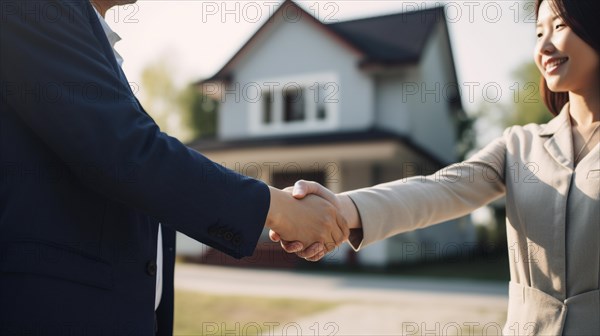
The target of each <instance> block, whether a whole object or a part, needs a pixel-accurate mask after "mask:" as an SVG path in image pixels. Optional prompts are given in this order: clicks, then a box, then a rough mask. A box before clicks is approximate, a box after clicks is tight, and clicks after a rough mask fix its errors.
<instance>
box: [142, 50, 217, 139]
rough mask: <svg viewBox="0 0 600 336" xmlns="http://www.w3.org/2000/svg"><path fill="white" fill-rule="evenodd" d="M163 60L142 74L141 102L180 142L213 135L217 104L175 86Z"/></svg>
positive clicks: (171, 70)
mask: <svg viewBox="0 0 600 336" xmlns="http://www.w3.org/2000/svg"><path fill="white" fill-rule="evenodd" d="M174 72H175V67H174V66H173V65H171V64H170V63H169V62H168V61H167V59H166V58H165V57H161V58H159V59H158V60H157V61H156V62H154V63H152V64H150V65H148V66H147V67H146V68H144V70H143V71H142V83H141V91H142V92H141V94H140V100H141V101H142V103H143V104H144V106H145V107H146V108H147V110H148V113H149V114H150V115H151V116H152V118H153V119H154V120H155V121H156V123H157V124H158V126H159V127H160V128H161V130H162V131H164V132H166V133H168V134H169V135H171V136H174V137H176V138H178V139H179V140H181V141H184V142H187V141H191V140H194V139H196V138H211V137H214V136H216V130H217V126H216V125H217V106H216V102H214V101H213V100H210V99H209V98H207V97H205V96H203V95H201V94H200V92H199V91H198V90H197V89H196V88H195V87H193V86H191V85H187V86H185V87H183V88H182V87H178V86H177V85H175V83H174V81H173V74H174Z"/></svg>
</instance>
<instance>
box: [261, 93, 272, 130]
mask: <svg viewBox="0 0 600 336" xmlns="http://www.w3.org/2000/svg"><path fill="white" fill-rule="evenodd" d="M262 108H263V110H262V121H263V123H264V124H270V123H271V122H273V95H272V94H271V92H269V91H265V92H263V106H262Z"/></svg>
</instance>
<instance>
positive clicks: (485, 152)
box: [346, 131, 508, 251]
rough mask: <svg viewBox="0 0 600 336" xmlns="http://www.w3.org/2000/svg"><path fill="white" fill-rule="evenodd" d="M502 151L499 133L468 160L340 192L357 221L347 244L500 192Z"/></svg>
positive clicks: (358, 244) (458, 212)
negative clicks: (351, 204) (425, 173)
mask: <svg viewBox="0 0 600 336" xmlns="http://www.w3.org/2000/svg"><path fill="white" fill-rule="evenodd" d="M507 132H508V131H507ZM507 132H505V136H506V133H507ZM505 154H506V142H505V137H501V138H498V139H496V140H495V141H493V142H492V143H490V144H489V145H488V146H486V147H485V148H484V149H482V150H481V151H479V152H478V153H477V154H475V155H474V156H473V157H471V158H470V159H469V160H467V161H464V162H462V163H457V164H454V165H451V166H448V167H446V168H444V169H442V170H440V171H438V172H436V173H435V174H432V175H429V176H415V177H410V178H406V179H402V180H397V181H394V182H390V183H385V184H381V185H377V186H374V187H370V188H365V189H359V190H356V191H351V192H348V193H346V194H347V195H348V196H350V198H351V199H352V201H353V202H354V204H355V205H356V207H357V209H358V212H359V215H360V218H361V221H362V227H363V229H362V231H361V230H352V231H353V232H352V233H351V235H350V245H351V246H352V248H354V249H355V250H356V251H358V250H359V249H361V248H364V247H366V246H368V245H370V244H372V243H374V242H376V241H379V240H383V239H385V238H388V237H391V236H393V235H396V234H400V233H403V232H408V231H412V230H416V229H421V228H425V227H427V226H430V225H433V224H437V223H441V222H444V221H448V220H451V219H455V218H458V217H461V216H464V215H466V214H468V213H470V212H472V211H473V210H476V209H477V208H479V207H481V206H483V205H485V204H487V203H489V202H491V201H493V200H495V199H497V198H499V197H501V196H502V195H504V193H505V190H506V188H505V184H504V170H505V157H506V155H505Z"/></svg>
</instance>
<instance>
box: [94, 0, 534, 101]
mask: <svg viewBox="0 0 600 336" xmlns="http://www.w3.org/2000/svg"><path fill="white" fill-rule="evenodd" d="M281 2H282V1H281V0H270V1H231V0H227V1H199V0H139V1H138V2H137V3H135V4H133V5H128V6H120V7H115V8H114V9H111V10H110V11H109V12H108V13H107V15H106V20H107V22H108V24H109V25H110V26H111V27H112V28H113V29H114V30H115V31H116V32H117V33H118V34H119V35H120V36H121V37H122V38H123V40H122V41H120V42H119V43H118V44H117V45H116V49H117V50H118V51H119V52H120V54H121V55H122V56H123V57H124V59H125V63H124V71H125V73H126V74H127V76H128V78H129V81H130V82H135V83H140V78H141V73H142V70H143V69H144V68H145V67H147V66H148V65H149V64H151V63H153V62H156V61H157V60H160V59H164V60H166V61H167V62H168V64H170V66H171V68H172V69H173V78H174V80H175V82H176V84H177V85H180V86H184V85H188V84H189V83H191V82H193V81H197V80H199V79H203V78H207V77H210V76H211V75H213V74H214V73H216V72H217V71H218V70H219V69H220V68H221V67H222V66H223V65H224V64H225V63H226V62H227V61H228V60H229V59H230V58H231V57H232V56H233V55H234V54H235V53H236V52H237V51H238V50H239V48H240V47H241V46H242V45H243V44H244V43H245V42H246V41H247V40H248V39H249V38H250V37H251V36H252V35H253V34H254V33H255V32H256V31H257V30H258V29H259V28H260V26H261V25H262V24H263V23H264V22H265V21H266V20H267V19H268V18H269V16H270V14H271V13H273V12H274V11H275V9H276V8H277V6H278V4H280V3H281ZM297 3H298V4H300V5H301V6H302V7H303V8H304V9H305V10H307V11H308V12H309V13H311V14H313V15H314V16H315V17H317V18H318V19H320V20H321V21H323V22H325V23H331V22H337V21H346V20H351V19H357V18H363V17H372V16H377V15H385V14H392V13H398V12H403V11H408V10H415V9H424V8H429V7H432V6H436V5H437V6H439V5H442V4H444V5H445V6H446V20H447V22H448V25H449V29H450V38H451V44H452V49H453V53H454V59H455V62H456V69H457V74H458V80H459V86H460V87H461V89H462V99H463V105H464V107H465V110H466V111H467V112H475V111H476V109H477V108H478V106H479V105H478V104H479V103H481V102H491V103H494V102H497V101H498V100H501V101H506V100H507V99H510V98H511V97H512V92H513V91H512V90H514V86H513V84H514V82H515V81H514V79H513V73H514V70H515V68H516V67H518V66H519V65H520V64H523V63H524V62H528V61H530V60H532V55H533V47H534V44H535V28H534V23H533V17H532V16H531V15H530V14H528V13H531V11H527V10H528V9H529V10H530V9H531V8H528V6H530V5H531V4H530V3H529V4H528V2H526V1H524V0H500V1H487V0H486V1H423V0H421V1H399V0H388V1H377V0H369V1H365V0H345V1H297ZM382 33H385V32H382ZM140 91H141V94H142V95H143V87H141V88H140Z"/></svg>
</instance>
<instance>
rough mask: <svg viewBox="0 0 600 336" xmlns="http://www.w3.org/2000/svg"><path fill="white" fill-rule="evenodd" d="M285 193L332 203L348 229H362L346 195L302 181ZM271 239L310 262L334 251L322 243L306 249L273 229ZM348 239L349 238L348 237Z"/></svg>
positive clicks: (298, 197) (297, 197)
mask: <svg viewBox="0 0 600 336" xmlns="http://www.w3.org/2000/svg"><path fill="white" fill-rule="evenodd" d="M284 191H286V192H288V193H291V194H292V196H293V197H294V198H296V199H303V198H305V197H306V196H307V195H316V196H319V197H321V198H323V199H325V200H327V201H328V202H329V203H331V204H332V205H333V206H334V207H335V208H336V209H337V211H338V213H339V214H341V216H342V217H343V218H344V220H345V222H346V223H347V225H348V228H360V227H362V225H361V222H360V216H359V214H358V210H357V209H356V206H355V205H354V202H353V201H352V200H351V199H350V197H348V196H347V195H344V194H337V195H336V194H334V193H333V192H332V191H331V190H329V189H327V188H325V187H323V186H322V185H320V184H319V183H317V182H310V181H303V180H300V181H298V182H296V183H295V184H294V187H288V188H286V189H284ZM269 237H270V238H271V240H272V241H274V242H280V243H281V247H282V248H283V249H284V250H285V251H286V252H288V253H296V254H297V255H298V256H299V257H301V258H304V259H306V260H308V261H318V260H320V259H322V258H323V257H324V256H325V255H326V254H327V253H328V252H330V251H331V250H332V249H328V248H327V247H326V246H323V244H322V243H320V242H316V243H313V244H312V245H310V246H308V248H306V249H304V246H307V245H305V244H303V243H301V242H299V241H290V240H286V239H285V238H284V237H282V236H281V235H280V234H279V233H278V232H277V230H273V229H271V231H270V232H269ZM346 237H347V236H346Z"/></svg>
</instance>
